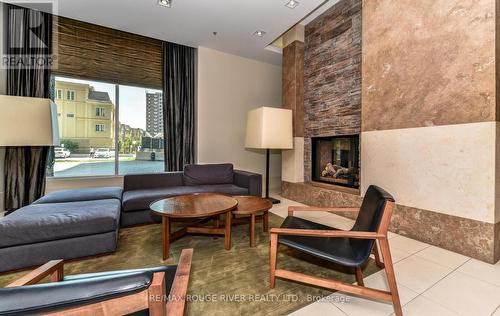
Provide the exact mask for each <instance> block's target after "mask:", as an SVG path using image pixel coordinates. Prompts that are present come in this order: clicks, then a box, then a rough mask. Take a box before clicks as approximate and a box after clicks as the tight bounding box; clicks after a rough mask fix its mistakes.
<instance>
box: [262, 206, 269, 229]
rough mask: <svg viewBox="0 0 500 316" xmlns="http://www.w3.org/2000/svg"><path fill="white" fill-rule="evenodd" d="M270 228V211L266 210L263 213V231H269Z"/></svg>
mask: <svg viewBox="0 0 500 316" xmlns="http://www.w3.org/2000/svg"><path fill="white" fill-rule="evenodd" d="M268 230H269V212H268V211H265V212H264V215H262V231H264V233H265V232H267V231H268Z"/></svg>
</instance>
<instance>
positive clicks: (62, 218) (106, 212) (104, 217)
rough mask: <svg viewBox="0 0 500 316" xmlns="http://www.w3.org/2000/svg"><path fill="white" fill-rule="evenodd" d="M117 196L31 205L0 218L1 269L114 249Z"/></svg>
mask: <svg viewBox="0 0 500 316" xmlns="http://www.w3.org/2000/svg"><path fill="white" fill-rule="evenodd" d="M120 211H121V202H120V200H119V199H115V198H111V199H102V200H95V201H81V202H62V203H46V204H32V205H29V206H26V207H23V208H21V209H19V210H17V211H15V212H14V213H12V214H10V215H8V216H6V217H4V218H2V219H1V220H0V236H1V238H0V272H1V271H9V270H14V269H20V268H27V267H31V266H34V265H39V264H42V263H45V262H47V261H49V260H52V259H73V258H78V257H85V256H92V255H97V254H102V253H109V252H113V251H115V250H116V245H117V240H118V229H119V226H120Z"/></svg>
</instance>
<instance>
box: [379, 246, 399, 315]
mask: <svg viewBox="0 0 500 316" xmlns="http://www.w3.org/2000/svg"><path fill="white" fill-rule="evenodd" d="M380 250H381V251H382V258H383V259H384V266H385V273H386V274H387V282H388V283H389V289H390V291H391V296H392V304H393V305H394V312H395V314H396V316H403V311H402V310H401V302H400V300H399V293H398V285H397V284H396V275H395V273H394V266H393V265H392V257H391V251H390V250H389V242H388V241H387V239H384V240H380Z"/></svg>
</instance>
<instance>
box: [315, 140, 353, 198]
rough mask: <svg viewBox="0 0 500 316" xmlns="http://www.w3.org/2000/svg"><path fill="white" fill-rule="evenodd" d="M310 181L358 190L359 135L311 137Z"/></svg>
mask: <svg viewBox="0 0 500 316" xmlns="http://www.w3.org/2000/svg"><path fill="white" fill-rule="evenodd" d="M311 152H312V180H313V181H317V182H324V183H330V184H335V185H341V186H345V187H350V188H356V189H357V188H359V135H350V136H332V137H313V138H312V151H311Z"/></svg>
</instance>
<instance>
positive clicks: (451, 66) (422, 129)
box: [361, 0, 500, 262]
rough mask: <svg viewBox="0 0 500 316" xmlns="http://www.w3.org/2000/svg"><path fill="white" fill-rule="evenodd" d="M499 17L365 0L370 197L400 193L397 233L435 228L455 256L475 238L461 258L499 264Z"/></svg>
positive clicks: (469, 2) (444, 6) (471, 1)
mask: <svg viewBox="0 0 500 316" xmlns="http://www.w3.org/2000/svg"><path fill="white" fill-rule="evenodd" d="M495 10H498V8H496V7H495V0H453V1H449V0H422V1H411V0H400V1H390V0H370V1H364V2H363V68H362V71H363V98H362V135H361V155H362V162H363V169H362V174H361V183H362V186H363V190H366V187H367V186H368V185H369V184H370V183H377V184H380V185H381V186H384V187H385V188H386V189H388V190H389V191H391V193H393V194H394V196H395V198H396V200H397V202H398V203H399V204H401V205H403V206H404V207H406V209H405V210H404V211H402V212H400V213H399V215H398V216H396V218H395V220H396V221H397V223H395V224H396V226H397V227H398V228H399V229H402V230H406V231H407V232H408V234H410V235H411V234H418V233H419V232H418V231H417V230H415V229H413V230H412V229H411V225H420V226H427V229H428V230H432V229H434V230H435V234H434V241H433V242H434V243H435V244H439V245H441V246H445V247H446V246H448V248H453V249H455V250H457V247H459V245H458V244H457V243H458V241H464V240H467V241H472V242H469V243H468V245H466V246H464V247H462V248H461V249H458V251H460V252H462V253H466V254H467V253H470V254H471V255H472V256H476V257H480V258H481V259H482V260H485V261H490V262H491V261H496V260H498V259H500V246H499V243H500V239H499V237H500V233H499V231H500V229H499V226H498V224H497V223H498V221H499V220H500V209H499V208H500V204H499V203H498V202H499V201H500V198H499V197H498V196H499V192H498V190H499V189H500V188H499V187H498V184H499V180H498V179H497V175H498V171H499V169H498V164H499V162H498V159H499V158H500V156H499V155H498V153H499V149H498V145H497V143H498V136H497V135H498V126H497V123H496V120H497V116H498V113H497V106H496V103H497V102H498V100H497V96H496V84H497V80H496V78H495V76H496V74H497V70H496V63H495V61H496V57H497V56H496V47H495V39H496V36H497V35H496V33H495V27H496V23H497V21H496V17H495ZM402 12H404V14H401V13H402ZM419 210H420V211H419ZM417 213H418V214H419V216H420V217H419V216H413V215H414V214H417ZM397 214H398V213H396V215H397ZM431 219H432V220H431ZM451 222H453V223H458V222H460V223H461V224H460V225H451V224H450V225H448V226H447V225H443V223H444V224H445V223H451ZM471 227H473V228H478V227H482V228H481V238H477V232H478V231H477V230H475V229H471ZM443 231H448V233H449V235H450V236H455V237H456V238H451V239H450V238H446V234H442V232H443ZM421 232H422V230H420V233H421ZM472 234H475V235H474V236H473V235H472ZM413 237H417V238H418V236H413ZM430 237H432V236H429V238H430ZM446 244H448V245H446ZM495 249H496V250H495Z"/></svg>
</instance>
